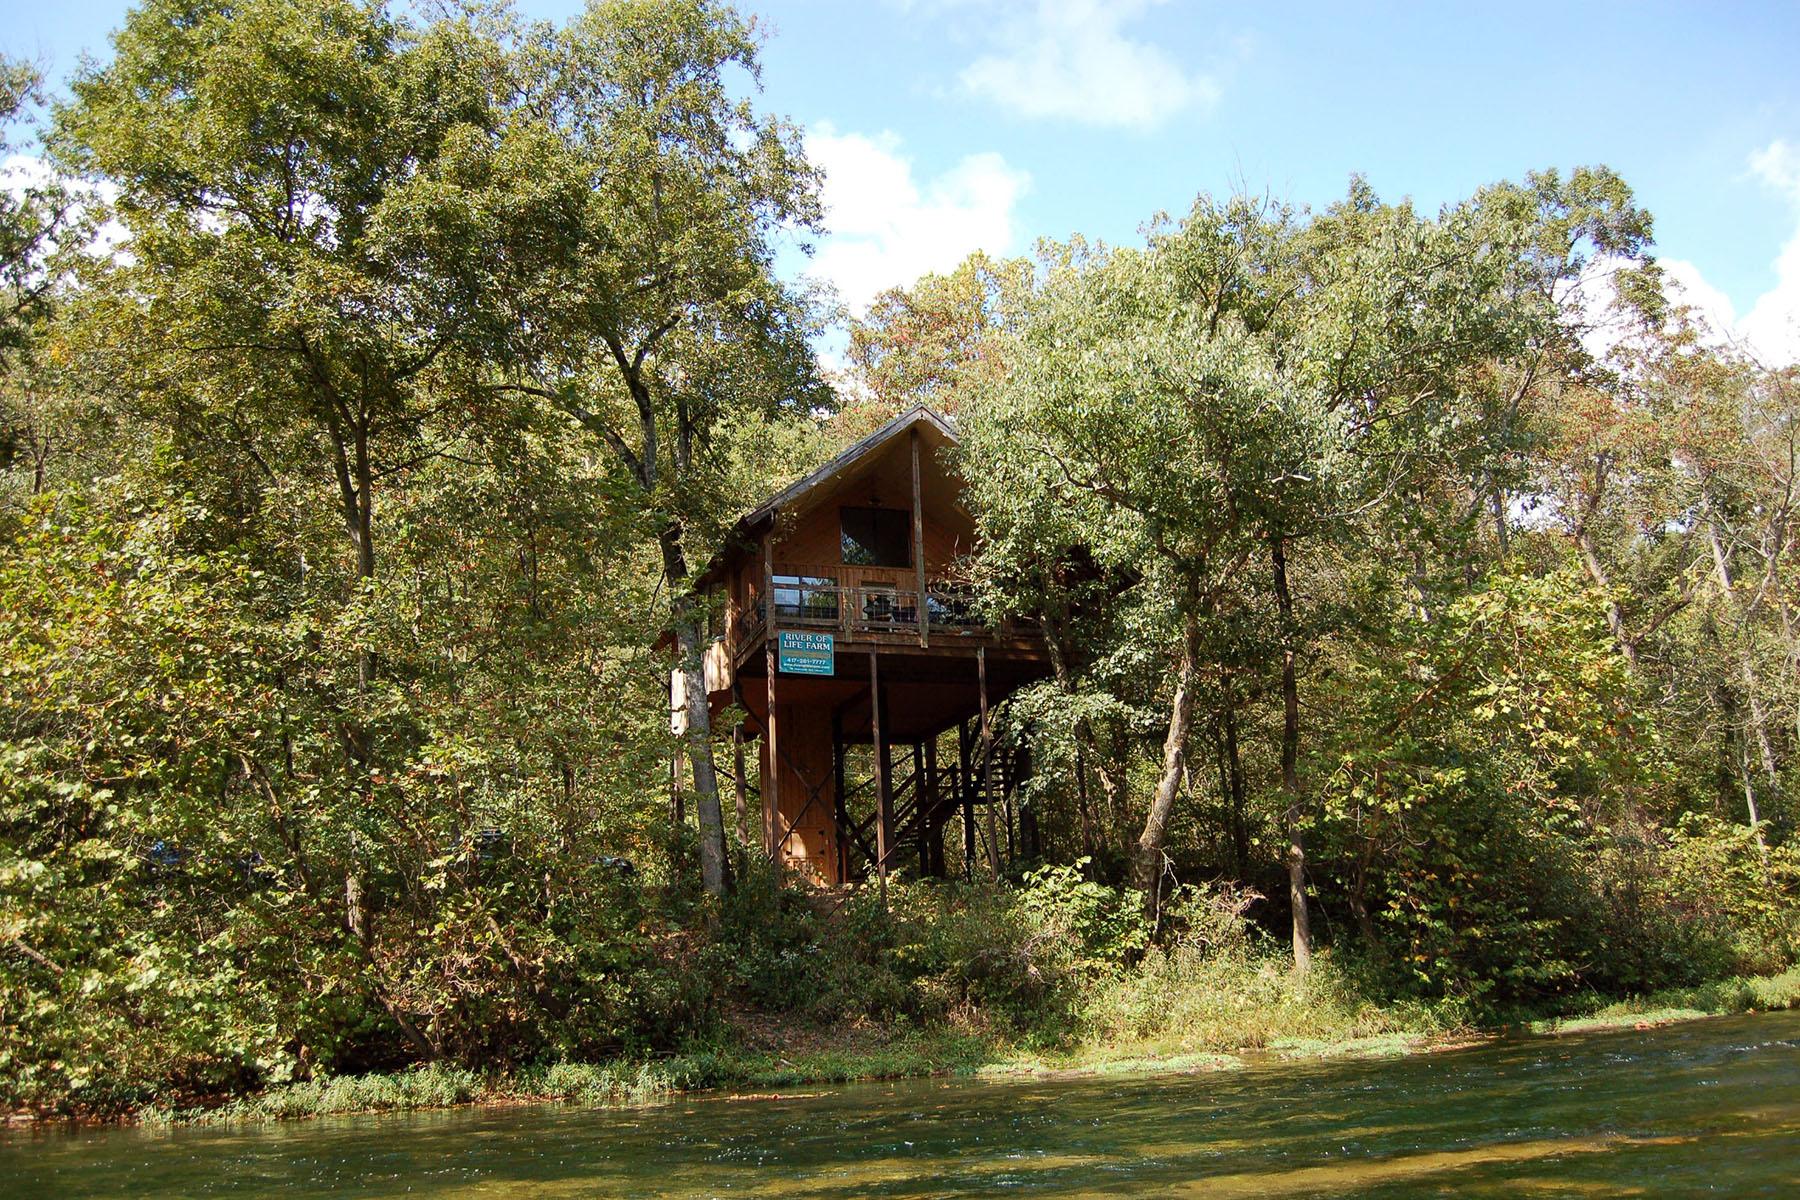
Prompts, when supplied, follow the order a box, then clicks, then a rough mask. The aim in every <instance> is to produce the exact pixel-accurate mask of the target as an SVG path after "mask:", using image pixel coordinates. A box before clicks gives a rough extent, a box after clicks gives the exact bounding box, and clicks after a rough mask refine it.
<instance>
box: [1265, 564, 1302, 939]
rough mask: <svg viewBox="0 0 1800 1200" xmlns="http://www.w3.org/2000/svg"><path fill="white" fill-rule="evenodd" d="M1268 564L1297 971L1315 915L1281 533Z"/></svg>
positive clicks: (1290, 598) (1291, 615) (1291, 625)
mask: <svg viewBox="0 0 1800 1200" xmlns="http://www.w3.org/2000/svg"><path fill="white" fill-rule="evenodd" d="M1269 562H1270V565H1271V567H1272V568H1273V571H1274V576H1275V603H1276V607H1277V609H1278V610H1279V612H1280V614H1281V712H1282V719H1281V787H1282V790H1283V791H1285V792H1286V793H1287V796H1288V806H1287V812H1286V813H1285V814H1283V824H1284V825H1285V827H1286V829H1287V840H1288V846H1287V872H1288V903H1289V904H1290V905H1291V906H1292V907H1293V912H1294V933H1293V936H1294V970H1295V971H1296V972H1298V973H1299V974H1301V975H1305V974H1306V973H1307V972H1308V971H1310V970H1311V969H1312V915H1311V913H1310V912H1308V911H1307V906H1306V842H1305V840H1304V838H1303V836H1302V833H1301V829H1300V817H1301V814H1302V811H1303V802H1304V797H1303V795H1302V794H1301V791H1300V686H1299V681H1298V679H1297V678H1296V676H1295V664H1294V657H1295V656H1294V600H1293V596H1292V594H1291V593H1290V592H1289V591H1288V577H1287V547H1286V545H1285V543H1284V540H1283V538H1282V537H1281V535H1280V534H1271V535H1270V537H1269Z"/></svg>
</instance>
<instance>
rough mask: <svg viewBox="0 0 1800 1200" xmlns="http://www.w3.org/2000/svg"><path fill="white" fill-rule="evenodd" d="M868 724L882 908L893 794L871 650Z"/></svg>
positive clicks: (885, 898)
mask: <svg viewBox="0 0 1800 1200" xmlns="http://www.w3.org/2000/svg"><path fill="white" fill-rule="evenodd" d="M869 723H870V725H871V726H872V727H873V729H872V732H873V733H874V736H875V873H876V875H877V876H879V877H880V879H881V906H882V907H883V908H886V907H887V902H888V891H887V877H888V837H889V836H890V833H891V831H890V830H889V828H888V822H889V820H891V819H892V817H893V802H894V797H893V793H892V792H891V791H890V790H889V788H890V786H891V784H890V781H889V779H888V745H887V734H886V731H885V730H883V729H882V728H881V665H880V658H879V656H878V655H877V654H876V653H875V651H874V650H873V649H871V650H870V651H869Z"/></svg>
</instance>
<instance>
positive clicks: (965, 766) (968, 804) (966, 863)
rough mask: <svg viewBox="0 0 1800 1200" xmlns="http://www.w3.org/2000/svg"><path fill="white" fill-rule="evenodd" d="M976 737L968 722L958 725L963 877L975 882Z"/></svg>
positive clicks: (957, 775)
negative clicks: (973, 751) (971, 748)
mask: <svg viewBox="0 0 1800 1200" xmlns="http://www.w3.org/2000/svg"><path fill="white" fill-rule="evenodd" d="M973 742H974V739H973V738H971V737H970V736H969V730H968V727H967V725H966V724H959V725H958V726H957V727H956V790H957V794H958V798H959V799H961V800H962V830H963V879H964V880H965V881H967V882H969V883H974V882H975V780H974V778H973V775H972V774H971V772H972V771H973V769H974V767H973V756H972V755H971V754H970V753H969V747H970V746H971V745H972V744H973Z"/></svg>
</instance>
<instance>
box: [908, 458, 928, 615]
mask: <svg viewBox="0 0 1800 1200" xmlns="http://www.w3.org/2000/svg"><path fill="white" fill-rule="evenodd" d="M912 518H913V566H914V567H915V568H917V574H918V580H919V603H918V608H917V610H916V611H917V612H918V622H919V645H920V646H930V645H931V605H930V604H929V603H928V602H927V600H926V596H925V499H924V496H923V495H922V494H921V492H920V489H919V430H918V427H917V426H916V425H915V426H914V427H913V430H912Z"/></svg>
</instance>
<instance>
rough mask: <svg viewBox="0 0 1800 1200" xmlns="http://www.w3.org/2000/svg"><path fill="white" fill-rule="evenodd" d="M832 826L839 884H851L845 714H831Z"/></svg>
mask: <svg viewBox="0 0 1800 1200" xmlns="http://www.w3.org/2000/svg"><path fill="white" fill-rule="evenodd" d="M831 793H832V795H831V824H832V830H833V834H834V837H833V842H834V843H835V845H836V847H837V882H838V883H848V882H850V810H849V808H848V806H846V805H845V803H844V714H843V711H842V710H841V709H834V710H833V711H832V714H831Z"/></svg>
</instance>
